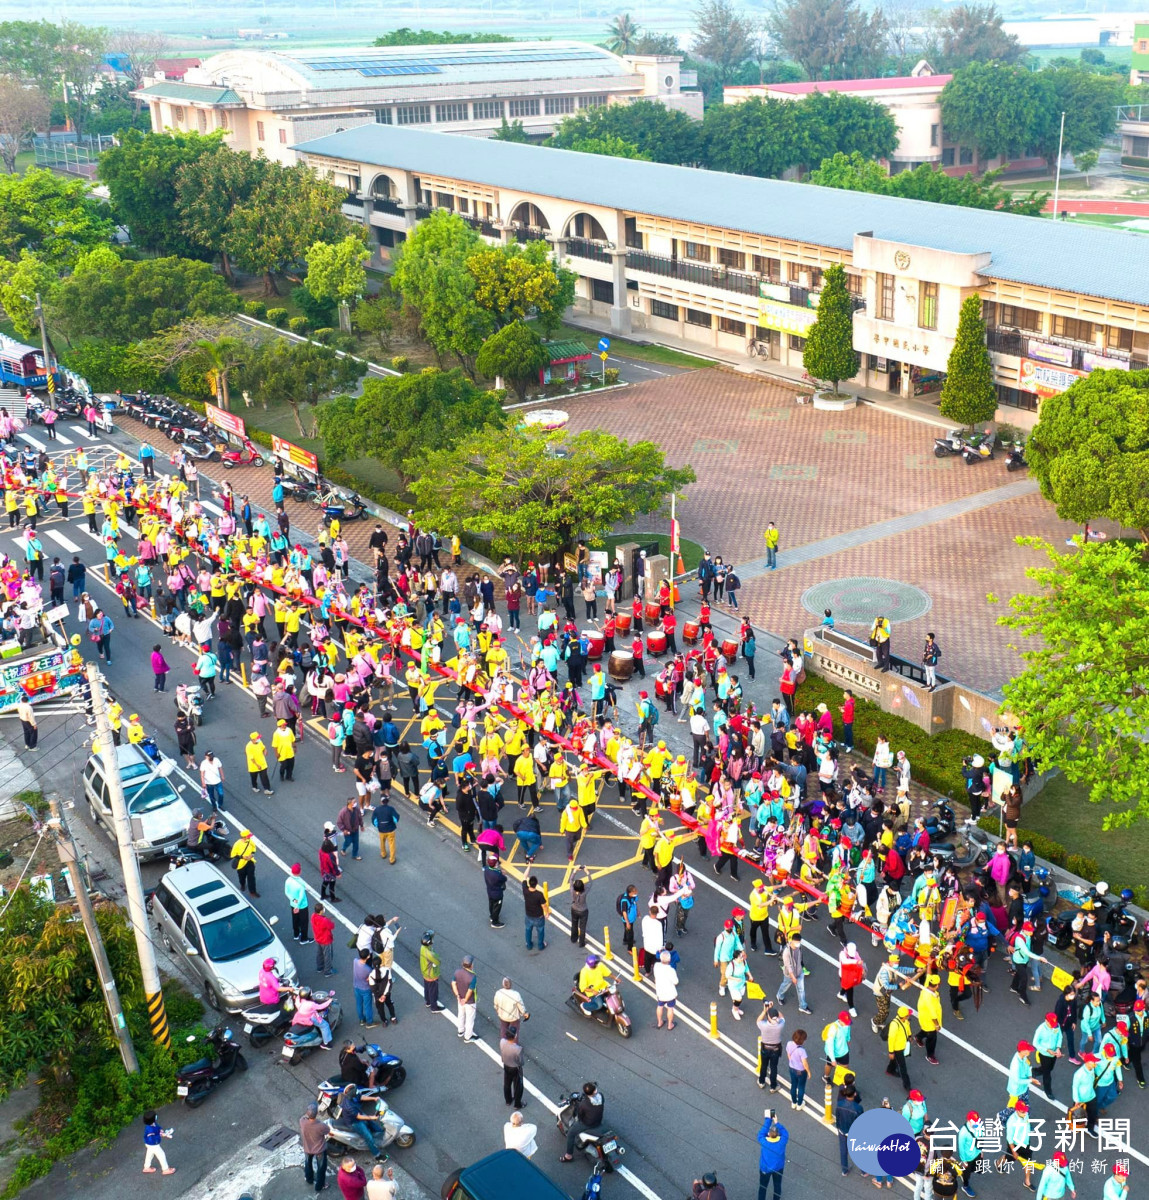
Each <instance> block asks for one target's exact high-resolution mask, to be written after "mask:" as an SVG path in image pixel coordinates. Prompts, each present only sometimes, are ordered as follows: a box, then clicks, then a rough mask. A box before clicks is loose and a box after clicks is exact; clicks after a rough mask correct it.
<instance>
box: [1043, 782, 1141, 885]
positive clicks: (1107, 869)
mask: <svg viewBox="0 0 1149 1200" xmlns="http://www.w3.org/2000/svg"><path fill="white" fill-rule="evenodd" d="M1111 811H1112V810H1111V809H1109V808H1107V807H1106V806H1105V805H1104V804H1091V803H1090V802H1089V800H1088V799H1087V798H1086V794H1085V789H1084V788H1082V787H1080V786H1079V785H1078V784H1075V783H1070V782H1069V780H1068V779H1066V778H1065V776H1064V775H1057V776H1055V777H1054V778H1053V779H1051V780H1050V781H1049V782H1048V783H1047V784H1046V785H1045V787H1044V788H1042V790H1041V791H1040V792H1039V793H1038V794H1037V795H1036V796H1035V797H1034V798H1033V799H1032V800H1030V801H1028V802H1027V803H1026V805H1025V807H1024V808H1023V809H1022V812H1021V824H1022V826H1023V827H1024V828H1025V829H1029V830H1032V831H1033V832H1034V833H1040V834H1043V835H1044V836H1045V837H1048V838H1052V839H1053V840H1054V841H1055V842H1060V843H1061V844H1062V845H1063V846H1064V847H1065V848H1066V849H1067V850H1068V851H1070V852H1071V853H1076V854H1084V855H1088V857H1090V858H1093V859H1096V860H1097V865H1098V866H1099V867H1100V868H1101V878H1102V879H1104V880H1106V881H1107V882H1108V883H1109V886H1110V887H1111V888H1112V889H1113V890H1114V891H1120V890H1121V888H1123V887H1137V886H1138V885H1141V886H1144V885H1149V868H1147V867H1146V863H1147V862H1149V823H1147V822H1145V821H1140V822H1138V823H1137V824H1135V825H1133V826H1132V827H1131V828H1129V829H1114V830H1111V831H1109V832H1106V831H1105V830H1103V829H1102V828H1101V823H1102V821H1103V820H1104V819H1105V815H1106V813H1107V812H1111Z"/></svg>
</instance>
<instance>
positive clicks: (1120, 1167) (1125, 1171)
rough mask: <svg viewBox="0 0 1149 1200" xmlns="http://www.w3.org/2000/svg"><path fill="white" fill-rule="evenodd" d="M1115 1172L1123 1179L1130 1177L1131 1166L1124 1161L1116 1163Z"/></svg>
mask: <svg viewBox="0 0 1149 1200" xmlns="http://www.w3.org/2000/svg"><path fill="white" fill-rule="evenodd" d="M1113 1174H1114V1175H1118V1176H1120V1177H1121V1178H1122V1179H1128V1178H1129V1168H1128V1167H1127V1166H1125V1164H1124V1163H1116V1164H1115V1165H1114V1167H1113Z"/></svg>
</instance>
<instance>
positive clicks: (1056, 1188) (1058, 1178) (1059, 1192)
mask: <svg viewBox="0 0 1149 1200" xmlns="http://www.w3.org/2000/svg"><path fill="white" fill-rule="evenodd" d="M1066 1192H1068V1193H1069V1194H1070V1196H1072V1197H1073V1200H1077V1189H1076V1188H1075V1187H1074V1186H1073V1176H1072V1175H1071V1174H1070V1173H1069V1160H1068V1159H1067V1158H1066V1157H1065V1155H1064V1154H1062V1152H1061V1151H1060V1150H1058V1152H1057V1153H1056V1154H1055V1155H1054V1156H1053V1157H1052V1158H1051V1159H1050V1160H1049V1162H1047V1163H1046V1164H1045V1170H1044V1171H1042V1173H1041V1178H1040V1179H1039V1180H1038V1181H1037V1200H1061V1197H1062V1196H1064V1195H1065V1193H1066Z"/></svg>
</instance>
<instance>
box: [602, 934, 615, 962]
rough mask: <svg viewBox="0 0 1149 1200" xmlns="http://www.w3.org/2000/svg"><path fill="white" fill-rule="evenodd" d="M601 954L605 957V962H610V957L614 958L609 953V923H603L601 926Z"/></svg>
mask: <svg viewBox="0 0 1149 1200" xmlns="http://www.w3.org/2000/svg"><path fill="white" fill-rule="evenodd" d="M602 956H603V958H605V959H606V961H607V962H610V960H611V959H612V958H614V955H613V954H611V952H610V926H609V925H604V926H603V927H602Z"/></svg>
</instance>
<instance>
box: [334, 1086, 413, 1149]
mask: <svg viewBox="0 0 1149 1200" xmlns="http://www.w3.org/2000/svg"><path fill="white" fill-rule="evenodd" d="M346 1086H347V1085H346V1084H345V1083H344V1084H341V1085H340V1086H339V1088H338V1089H337V1090H334V1091H333V1092H329V1091H328V1090H327V1089H329V1088H330V1085H329V1084H328V1083H326V1082H324V1083H321V1084H320V1085H319V1112H320V1114H321V1115H326V1117H327V1118H328V1121H327V1124H328V1133H327V1140H328V1143H329V1144H330V1143H331V1142H335V1143H337V1144H338V1145H340V1146H344V1147H346V1148H347V1149H348V1150H351V1151H356V1150H359V1151H362V1150H366V1149H367V1143H366V1142H364V1140H363V1138H362V1136H361V1135H360V1133H359V1131H358V1130H357V1129H348V1128H347V1126H346V1125H340V1124H339V1115H340V1112H341V1111H342V1109H341V1105H340V1100H341V1099H342V1097H343V1089H344V1088H345V1087H346ZM359 1095H360V1097H361V1098H362V1099H363V1100H364V1101H371V1102H372V1103H373V1104H374V1106H375V1110H374V1115H375V1116H377V1117H378V1118H379V1120H378V1121H370V1122H368V1123H369V1124H370V1126H371V1132H372V1133H373V1134H374V1135H375V1144H376V1145H377V1146H378V1147H379V1149H380V1150H382V1149H384V1147H386V1146H390V1145H391V1143H392V1142H394V1143H395V1145H397V1146H400V1147H402V1149H404V1150H406V1149H408V1148H409V1147H410V1146H413V1145H414V1144H415V1131H414V1130H413V1129H412V1128H411V1126H410V1125H408V1124H407V1122H406V1121H404V1120H403V1118H402V1117H401V1116H400V1115H399V1114H398V1113H397V1112H396V1111H395V1110H394V1109H393V1108H392V1107H391V1106H390V1105H389V1104H388V1103H387V1101H386V1100H384V1099H383V1097H382V1096H381V1095H379V1094H378V1093H376V1092H375V1091H374V1089H372V1088H360V1089H359Z"/></svg>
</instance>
